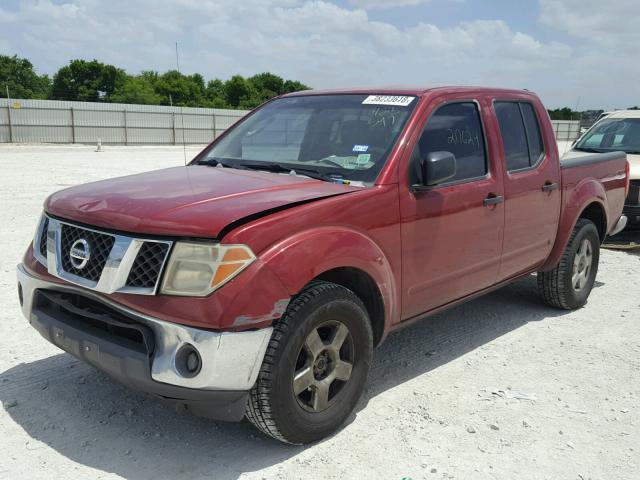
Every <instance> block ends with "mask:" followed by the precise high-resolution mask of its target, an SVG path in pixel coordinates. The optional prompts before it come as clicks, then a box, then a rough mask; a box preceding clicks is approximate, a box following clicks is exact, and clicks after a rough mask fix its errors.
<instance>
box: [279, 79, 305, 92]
mask: <svg viewBox="0 0 640 480" xmlns="http://www.w3.org/2000/svg"><path fill="white" fill-rule="evenodd" d="M301 90H311V87H309V86H307V85H305V84H304V83H301V82H299V81H297V80H287V81H285V82H284V86H283V89H282V93H293V92H299V91H301Z"/></svg>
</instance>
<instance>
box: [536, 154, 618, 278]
mask: <svg viewBox="0 0 640 480" xmlns="http://www.w3.org/2000/svg"><path fill="white" fill-rule="evenodd" d="M626 162H627V160H626V158H625V157H624V155H621V156H619V157H618V158H615V159H611V160H604V161H601V162H597V163H585V164H581V165H577V166H572V165H571V164H569V163H568V162H561V164H560V166H561V175H562V213H561V215H560V223H559V225H558V234H557V236H556V241H555V244H554V246H553V249H552V250H551V254H550V255H549V258H548V259H547V261H546V262H545V263H544V265H543V266H542V267H541V268H540V270H542V271H545V270H551V269H552V268H554V267H555V266H556V265H557V263H558V262H559V261H560V257H561V256H562V252H563V251H564V249H565V247H566V245H567V242H568V241H569V237H570V236H571V232H572V231H573V228H574V227H575V225H576V223H577V222H578V219H579V218H580V215H581V214H582V212H583V211H584V210H585V209H586V208H587V207H588V206H589V205H591V204H592V203H594V202H595V203H597V204H598V205H600V206H601V207H602V209H603V211H604V213H605V218H606V224H607V226H606V231H607V233H608V232H610V231H611V230H612V229H613V227H615V225H616V223H617V221H618V219H619V218H620V215H621V214H622V207H623V206H624V198H625V193H624V189H625V183H626V174H625V167H626Z"/></svg>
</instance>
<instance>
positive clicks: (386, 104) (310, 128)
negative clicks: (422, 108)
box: [198, 95, 417, 183]
mask: <svg viewBox="0 0 640 480" xmlns="http://www.w3.org/2000/svg"><path fill="white" fill-rule="evenodd" d="M416 103H417V99H416V97H413V96H396V95H393V96H389V95H308V96H296V97H289V98H281V99H278V100H274V101H272V102H270V103H268V104H266V105H265V106H264V107H262V108H260V109H259V110H258V111H256V112H255V113H253V114H252V115H250V116H249V117H247V118H246V119H245V120H243V121H242V122H241V123H239V124H238V125H236V126H235V127H233V129H232V130H231V131H229V132H228V133H227V134H226V135H225V136H224V138H222V139H220V141H219V142H217V143H216V144H215V145H213V146H212V147H210V148H209V150H208V151H206V152H205V154H204V156H203V157H201V158H200V160H199V162H198V163H210V164H214V165H220V164H222V165H224V166H230V167H235V168H253V169H264V170H270V171H275V172H289V171H291V170H293V171H295V172H296V173H298V174H300V175H307V174H311V173H315V175H309V176H314V178H323V179H325V180H334V181H340V180H341V179H343V180H345V181H360V182H365V183H368V182H373V181H374V180H375V179H376V177H377V176H378V173H379V172H380V170H381V169H382V166H383V165H384V162H385V161H386V159H387V156H388V155H389V153H390V152H391V149H392V148H393V146H394V144H395V141H396V139H397V138H398V135H399V134H400V132H401V131H402V129H403V127H404V125H405V123H406V121H407V119H408V118H409V116H410V114H411V112H412V111H413V109H414V107H415V105H416ZM296 169H298V170H296Z"/></svg>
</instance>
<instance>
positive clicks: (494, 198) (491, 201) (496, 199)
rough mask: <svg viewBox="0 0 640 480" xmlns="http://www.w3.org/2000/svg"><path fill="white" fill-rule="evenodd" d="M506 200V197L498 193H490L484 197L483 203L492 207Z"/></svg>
mask: <svg viewBox="0 0 640 480" xmlns="http://www.w3.org/2000/svg"><path fill="white" fill-rule="evenodd" d="M502 202H504V197H503V196H502V195H496V194H494V193H490V194H489V195H488V196H487V198H485V199H484V201H483V202H482V204H483V205H484V206H485V207H490V206H492V205H498V204H499V203H502Z"/></svg>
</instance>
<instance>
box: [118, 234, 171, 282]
mask: <svg viewBox="0 0 640 480" xmlns="http://www.w3.org/2000/svg"><path fill="white" fill-rule="evenodd" d="M168 251H169V245H168V244H166V243H158V242H145V243H144V244H143V245H142V247H140V251H139V252H138V255H137V256H136V259H135V261H134V262H133V265H132V267H131V271H130V272H129V277H128V278H127V283H126V286H127V287H137V288H154V287H155V286H156V283H157V281H158V277H159V276H160V270H161V269H162V264H163V263H164V259H165V258H166V257H167V252H168Z"/></svg>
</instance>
